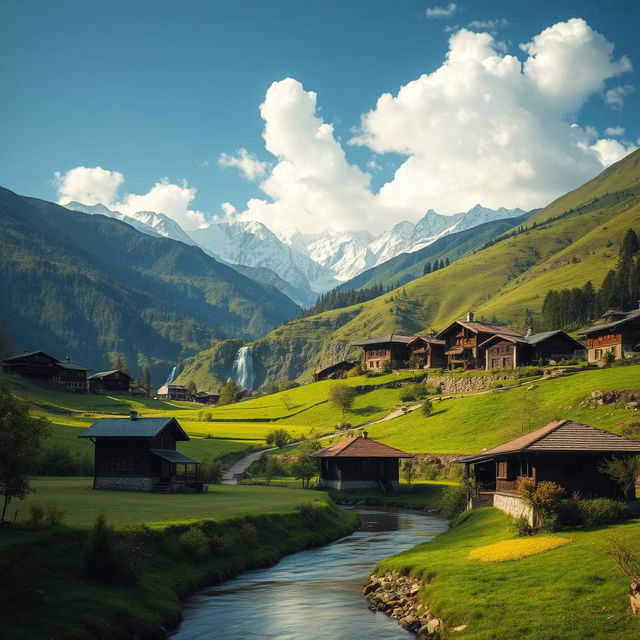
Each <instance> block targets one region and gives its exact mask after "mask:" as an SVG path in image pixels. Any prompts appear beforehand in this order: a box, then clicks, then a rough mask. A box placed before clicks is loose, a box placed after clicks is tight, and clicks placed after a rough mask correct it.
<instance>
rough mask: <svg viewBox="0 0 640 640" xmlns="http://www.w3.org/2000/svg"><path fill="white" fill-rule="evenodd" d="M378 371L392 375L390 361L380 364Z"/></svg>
mask: <svg viewBox="0 0 640 640" xmlns="http://www.w3.org/2000/svg"><path fill="white" fill-rule="evenodd" d="M380 370H381V371H382V373H393V364H391V360H385V361H384V362H383V363H382V367H381V368H380Z"/></svg>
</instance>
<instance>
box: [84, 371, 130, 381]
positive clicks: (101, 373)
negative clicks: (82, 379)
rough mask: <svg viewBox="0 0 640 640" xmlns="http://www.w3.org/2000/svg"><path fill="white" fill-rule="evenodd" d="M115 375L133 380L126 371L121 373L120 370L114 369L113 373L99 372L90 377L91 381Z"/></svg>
mask: <svg viewBox="0 0 640 640" xmlns="http://www.w3.org/2000/svg"><path fill="white" fill-rule="evenodd" d="M114 373H122V374H124V375H125V376H128V377H129V378H131V376H130V375H129V374H128V373H127V372H126V371H120V369H113V370H111V371H98V373H94V374H93V375H90V376H89V378H88V379H89V380H95V379H96V378H106V377H107V376H110V375H113V374H114Z"/></svg>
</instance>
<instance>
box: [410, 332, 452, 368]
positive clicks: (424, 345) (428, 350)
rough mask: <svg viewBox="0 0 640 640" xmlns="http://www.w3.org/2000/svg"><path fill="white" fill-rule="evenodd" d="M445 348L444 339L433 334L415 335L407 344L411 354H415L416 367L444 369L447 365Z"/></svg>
mask: <svg viewBox="0 0 640 640" xmlns="http://www.w3.org/2000/svg"><path fill="white" fill-rule="evenodd" d="M445 348H446V343H445V341H444V340H438V338H435V337H433V336H416V338H415V340H414V341H413V342H411V343H410V344H409V351H410V354H411V356H416V358H417V360H418V366H417V368H418V369H445V368H446V366H447V356H445V355H444V351H445ZM411 356H410V357H411Z"/></svg>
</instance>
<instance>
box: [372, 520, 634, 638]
mask: <svg viewBox="0 0 640 640" xmlns="http://www.w3.org/2000/svg"><path fill="white" fill-rule="evenodd" d="M509 520H510V518H508V516H506V515H505V514H504V513H502V512H500V511H498V510H496V509H493V508H484V509H476V510H474V511H472V512H468V513H466V514H464V515H463V516H462V518H461V520H460V521H459V523H458V524H457V525H456V526H455V527H454V528H453V529H451V530H449V531H448V532H446V533H443V534H441V535H440V536H438V537H437V538H435V539H434V540H433V541H432V542H428V543H425V544H422V545H418V546H417V547H414V548H413V549H410V550H409V551H406V552H404V553H401V554H399V555H397V556H394V557H392V558H388V559H387V560H384V561H383V562H382V563H380V565H379V566H378V570H380V571H384V570H389V569H395V570H399V571H406V572H411V573H412V574H413V575H416V576H421V577H422V578H424V579H425V580H427V581H428V584H427V586H426V587H425V588H424V589H423V596H424V598H425V601H426V602H427V603H428V605H429V606H430V608H431V610H433V611H434V613H435V614H436V615H438V616H441V617H443V618H444V620H445V624H446V626H447V627H448V628H449V629H451V628H452V627H455V626H457V625H462V624H466V625H467V628H466V629H465V630H464V632H461V633H456V634H453V635H455V636H456V637H458V636H460V637H461V638H468V639H469V640H494V639H495V638H500V640H521V639H523V638H526V639H527V640H584V639H585V638H597V639H598V640H600V639H605V638H612V639H614V638H615V639H616V640H632V638H637V637H639V636H640V622H639V621H638V620H637V619H636V618H633V617H632V616H631V615H629V613H628V605H629V602H628V599H627V596H626V592H627V590H628V588H629V584H628V581H627V580H625V579H624V577H622V576H621V575H620V574H618V573H617V572H616V570H615V569H614V568H613V565H612V563H611V561H609V560H608V559H606V558H603V557H602V556H601V555H597V554H596V553H594V552H593V551H592V550H593V549H594V548H595V549H597V548H602V546H603V545H604V544H605V543H606V540H607V539H608V538H609V536H611V535H612V534H614V533H615V534H622V535H629V536H631V537H632V539H633V540H634V541H635V542H636V543H637V544H640V521H638V520H634V521H630V522H627V523H625V524H621V525H617V526H614V527H608V528H605V529H594V530H582V531H580V530H576V531H569V532H564V531H563V532H562V533H561V534H559V535H561V536H563V537H570V538H572V539H573V542H572V543H570V544H569V545H567V546H565V547H562V548H559V549H555V550H552V551H548V552H545V553H542V554H540V555H537V556H530V557H527V558H523V559H520V560H516V561H511V562H504V563H485V562H480V561H477V560H470V559H469V558H468V555H469V552H470V551H471V550H472V549H475V548H477V547H481V546H484V545H487V544H492V543H494V542H497V541H498V540H503V539H508V538H511V537H513V536H512V535H511V534H509V532H508V528H507V527H508V523H509ZM445 637H449V635H446V636H445ZM452 637H453V636H452Z"/></svg>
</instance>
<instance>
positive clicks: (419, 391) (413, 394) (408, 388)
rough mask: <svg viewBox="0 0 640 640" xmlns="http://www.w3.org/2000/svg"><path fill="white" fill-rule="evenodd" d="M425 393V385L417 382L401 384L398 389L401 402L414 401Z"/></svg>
mask: <svg viewBox="0 0 640 640" xmlns="http://www.w3.org/2000/svg"><path fill="white" fill-rule="evenodd" d="M426 395H427V390H426V388H425V386H424V385H423V384H421V383H419V382H410V383H408V384H405V385H403V387H402V390H401V391H400V400H402V402H416V401H417V400H421V399H422V398H424V397H425V396H426Z"/></svg>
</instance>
